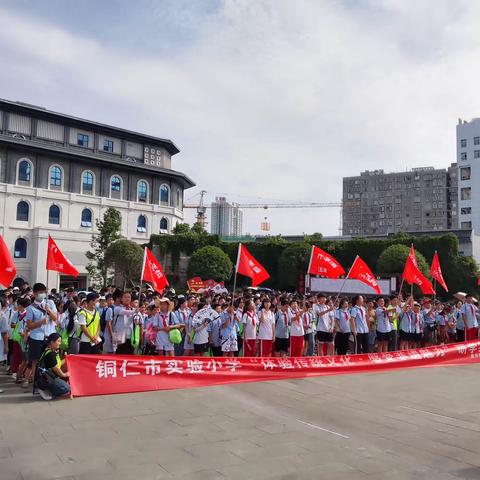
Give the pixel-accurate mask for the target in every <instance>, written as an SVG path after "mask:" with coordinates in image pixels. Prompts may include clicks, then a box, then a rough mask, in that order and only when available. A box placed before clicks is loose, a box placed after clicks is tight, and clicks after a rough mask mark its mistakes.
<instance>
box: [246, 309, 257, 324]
mask: <svg viewBox="0 0 480 480" xmlns="http://www.w3.org/2000/svg"><path fill="white" fill-rule="evenodd" d="M247 317H248V318H250V320H251V321H252V327H255V313H253V314H252V315H250V312H249V311H248V310H247Z"/></svg>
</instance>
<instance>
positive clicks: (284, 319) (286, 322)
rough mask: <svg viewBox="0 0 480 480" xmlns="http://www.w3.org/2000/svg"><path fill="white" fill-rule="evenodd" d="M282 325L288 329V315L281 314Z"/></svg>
mask: <svg viewBox="0 0 480 480" xmlns="http://www.w3.org/2000/svg"><path fill="white" fill-rule="evenodd" d="M283 323H284V324H285V326H286V327H288V315H287V313H286V312H283Z"/></svg>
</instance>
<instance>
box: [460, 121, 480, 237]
mask: <svg viewBox="0 0 480 480" xmlns="http://www.w3.org/2000/svg"><path fill="white" fill-rule="evenodd" d="M457 160H458V168H459V174H458V202H459V212H458V218H459V220H458V223H459V227H460V228H462V229H468V228H472V229H473V230H474V231H475V232H480V118H474V119H473V120H471V121H470V122H467V121H465V120H462V119H459V121H458V124H457Z"/></svg>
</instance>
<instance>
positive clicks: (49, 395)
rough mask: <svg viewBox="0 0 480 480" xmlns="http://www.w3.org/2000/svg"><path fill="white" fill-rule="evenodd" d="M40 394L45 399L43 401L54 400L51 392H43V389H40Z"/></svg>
mask: <svg viewBox="0 0 480 480" xmlns="http://www.w3.org/2000/svg"><path fill="white" fill-rule="evenodd" d="M38 393H39V394H40V396H41V397H42V398H43V400H51V399H52V398H53V395H52V394H51V393H50V392H47V391H46V390H42V389H41V388H39V389H38Z"/></svg>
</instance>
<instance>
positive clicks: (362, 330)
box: [350, 295, 368, 353]
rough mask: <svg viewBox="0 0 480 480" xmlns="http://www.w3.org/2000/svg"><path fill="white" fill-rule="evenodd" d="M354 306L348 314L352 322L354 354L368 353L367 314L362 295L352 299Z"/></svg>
mask: <svg viewBox="0 0 480 480" xmlns="http://www.w3.org/2000/svg"><path fill="white" fill-rule="evenodd" d="M353 303H354V306H353V308H352V311H351V313H350V315H351V319H352V320H353V324H352V327H353V335H354V337H355V347H356V352H355V353H368V324H367V312H366V309H365V307H364V306H363V304H364V299H363V297H362V295H357V296H356V297H354V299H353Z"/></svg>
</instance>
